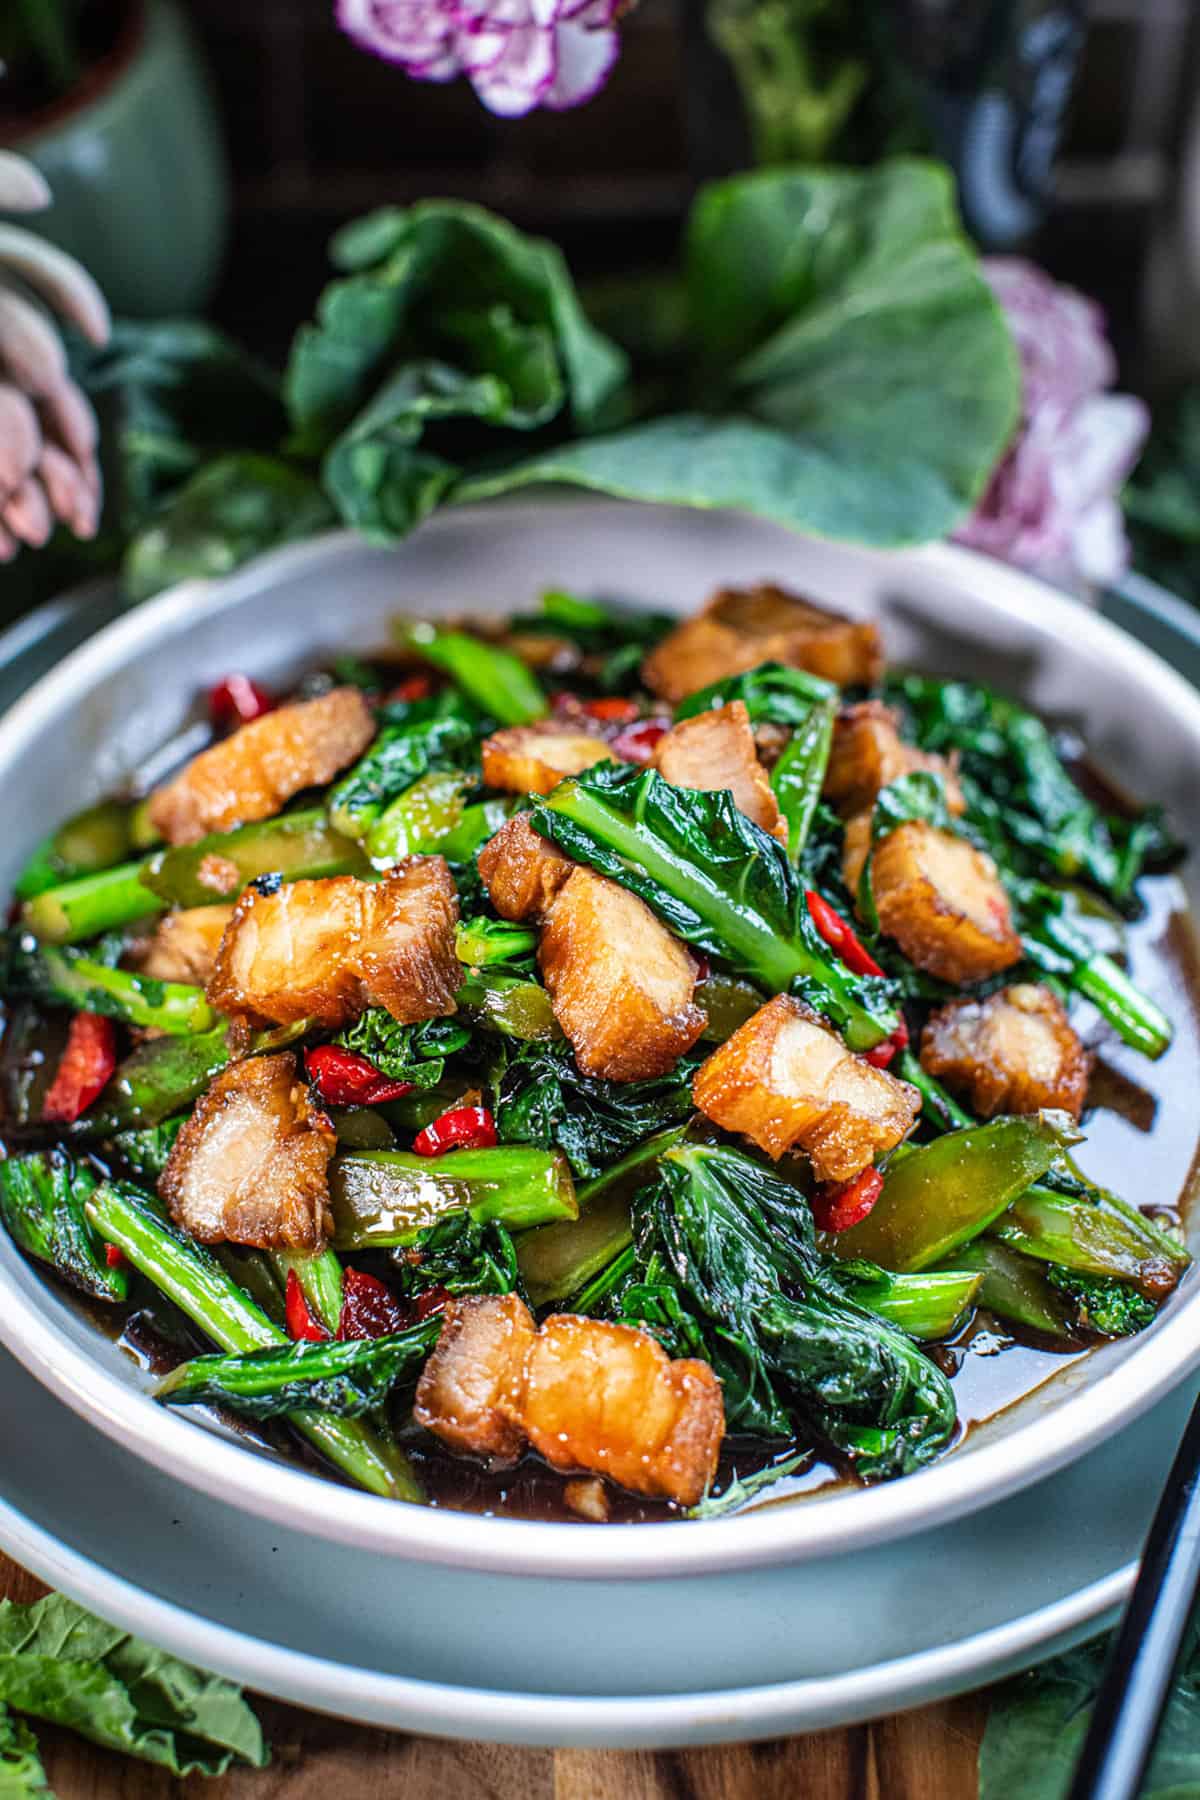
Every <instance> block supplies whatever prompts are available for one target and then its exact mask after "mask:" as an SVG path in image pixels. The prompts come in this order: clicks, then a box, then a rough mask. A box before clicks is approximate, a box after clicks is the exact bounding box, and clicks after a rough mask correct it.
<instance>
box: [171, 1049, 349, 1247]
mask: <svg viewBox="0 0 1200 1800" xmlns="http://www.w3.org/2000/svg"><path fill="white" fill-rule="evenodd" d="M336 1147H337V1137H336V1134H335V1132H334V1129H333V1126H332V1124H331V1123H330V1121H329V1120H328V1119H327V1118H326V1117H325V1114H324V1113H322V1112H318V1111H317V1110H316V1108H315V1107H314V1106H313V1105H312V1102H311V1101H310V1099H309V1095H308V1089H307V1087H306V1086H305V1084H304V1083H303V1081H301V1080H299V1079H298V1078H297V1073H296V1058H295V1057H294V1056H293V1055H292V1053H291V1051H290V1050H285V1051H281V1052H280V1053H279V1054H278V1055H275V1056H252V1057H250V1058H249V1059H248V1060H247V1061H245V1062H236V1063H233V1064H232V1065H231V1066H230V1067H229V1068H228V1069H223V1070H222V1071H221V1073H220V1074H219V1075H218V1076H217V1078H216V1080H215V1081H213V1083H212V1084H211V1086H210V1087H209V1089H208V1092H207V1093H206V1094H203V1095H201V1097H200V1100H199V1101H198V1102H197V1105H196V1108H195V1111H194V1112H193V1113H192V1115H191V1117H190V1118H189V1119H188V1120H187V1121H186V1122H185V1124H184V1126H183V1129H182V1130H181V1131H180V1133H179V1136H178V1137H177V1138H176V1139H175V1143H174V1146H173V1148H172V1150H171V1154H170V1156H169V1158H168V1159H167V1166H166V1168H165V1169H164V1170H163V1172H162V1175H161V1177H160V1178H159V1183H158V1191H159V1193H160V1194H161V1195H162V1198H163V1199H164V1200H165V1201H166V1203H167V1206H168V1208H169V1209H170V1213H171V1217H172V1218H173V1219H174V1221H175V1223H176V1224H177V1225H180V1226H182V1227H183V1229H184V1231H187V1232H189V1233H190V1234H191V1236H192V1237H194V1238H196V1239H197V1240H198V1241H199V1242H200V1243H202V1244H221V1243H231V1244H252V1245H254V1246H255V1247H256V1248H257V1249H259V1250H319V1249H320V1248H321V1247H322V1246H323V1244H324V1242H325V1239H326V1238H327V1236H328V1235H329V1233H330V1232H331V1231H332V1229H333V1221H332V1219H331V1218H330V1214H329V1184H328V1181H327V1180H326V1165H327V1164H328V1162H329V1158H330V1157H331V1156H332V1155H333V1152H334V1150H335V1148H336Z"/></svg>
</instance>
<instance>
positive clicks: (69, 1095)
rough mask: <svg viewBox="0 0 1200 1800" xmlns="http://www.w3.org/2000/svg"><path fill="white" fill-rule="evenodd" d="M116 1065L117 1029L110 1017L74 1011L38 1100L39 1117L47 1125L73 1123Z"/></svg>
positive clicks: (96, 1094)
mask: <svg viewBox="0 0 1200 1800" xmlns="http://www.w3.org/2000/svg"><path fill="white" fill-rule="evenodd" d="M116 1066H117V1028H116V1026H115V1025H114V1024H113V1022H112V1020H111V1019H106V1018H103V1017H102V1016H101V1014H100V1013H90V1012H78V1013H76V1014H75V1016H74V1018H73V1019H72V1020H71V1030H70V1033H69V1034H68V1037H67V1047H66V1049H65V1050H64V1051H63V1054H62V1061H61V1062H60V1063H59V1065H58V1069H57V1072H56V1073H55V1076H54V1080H53V1081H52V1082H51V1084H50V1091H49V1093H48V1094H47V1095H46V1098H45V1100H44V1102H43V1103H42V1118H43V1119H44V1120H45V1122H46V1123H47V1124H48V1125H49V1124H54V1125H73V1124H74V1122H75V1120H76V1119H77V1118H78V1117H79V1115H80V1114H81V1113H85V1112H86V1111H87V1109H88V1107H89V1106H90V1105H91V1104H92V1102H93V1100H95V1099H97V1098H98V1097H99V1095H100V1094H101V1093H102V1092H103V1090H104V1088H106V1087H107V1085H108V1082H109V1078H110V1076H111V1075H112V1072H113V1070H114V1069H115V1068H116Z"/></svg>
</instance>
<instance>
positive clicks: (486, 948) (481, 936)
mask: <svg viewBox="0 0 1200 1800" xmlns="http://www.w3.org/2000/svg"><path fill="white" fill-rule="evenodd" d="M537 941H538V939H537V932H536V931H527V930H526V929H525V927H524V926H523V925H510V924H509V923H508V921H507V920H506V919H484V918H478V919H463V920H462V922H461V923H460V924H459V926H458V928H457V930H456V931H455V933H454V954H455V955H456V956H457V957H458V960H459V962H460V963H466V964H467V966H468V968H476V969H480V968H484V967H486V966H487V965H488V964H489V963H507V962H515V961H517V960H518V959H519V958H520V957H522V956H532V955H533V953H534V951H535V950H536V949H537Z"/></svg>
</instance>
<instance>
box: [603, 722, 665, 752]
mask: <svg viewBox="0 0 1200 1800" xmlns="http://www.w3.org/2000/svg"><path fill="white" fill-rule="evenodd" d="M668 729H669V721H668V720H666V719H639V720H638V721H637V723H636V724H635V725H627V726H626V727H625V729H624V731H618V733H617V735H616V737H615V738H614V739H613V741H612V747H613V751H614V752H615V754H616V755H617V756H620V757H622V758H623V759H624V761H625V762H633V763H648V762H649V761H650V759H651V757H652V756H653V755H654V751H655V748H656V746H657V744H658V741H659V739H660V738H664V737H666V735H667V731H668Z"/></svg>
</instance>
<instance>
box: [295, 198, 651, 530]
mask: <svg viewBox="0 0 1200 1800" xmlns="http://www.w3.org/2000/svg"><path fill="white" fill-rule="evenodd" d="M332 255H333V260H334V262H335V263H336V264H338V266H339V267H340V268H342V269H343V270H345V271H347V274H346V278H345V279H344V280H342V281H338V282H335V283H333V284H332V285H331V286H330V287H329V288H327V289H326V291H325V293H324V294H323V296H322V298H321V302H320V306H319V309H318V316H317V322H316V324H314V325H308V326H305V327H304V328H303V329H302V330H301V331H300V332H299V333H298V335H297V338H296V341H295V344H294V346H293V349H292V356H291V361H290V363H289V365H288V371H287V376H286V379H285V384H284V388H285V393H286V397H287V403H288V410H289V412H290V414H291V418H292V424H293V427H294V432H295V438H296V443H297V446H298V447H300V448H302V449H303V450H305V451H306V452H309V453H317V454H324V457H325V462H324V478H325V483H326V486H327V488H328V491H329V493H330V495H331V496H332V498H333V500H334V502H335V504H336V506H337V508H338V510H339V512H340V514H341V516H342V518H343V519H344V520H345V522H346V523H347V524H348V525H354V526H356V527H357V528H358V529H359V530H360V531H363V532H365V533H367V534H368V535H369V536H372V537H376V538H387V537H390V536H393V535H395V534H397V533H399V532H404V531H408V530H411V528H412V527H413V526H414V525H416V524H418V523H419V522H420V520H421V519H422V518H423V517H424V516H425V514H426V513H428V512H429V511H430V509H431V508H432V507H433V506H434V505H436V504H437V502H438V501H439V500H440V499H442V498H444V497H445V496H446V495H447V494H448V493H449V491H450V490H451V489H452V488H453V486H454V484H455V483H456V481H457V480H458V478H459V475H460V473H461V468H462V451H461V449H459V450H457V452H456V451H455V450H453V449H452V448H451V444H452V443H453V444H454V445H461V444H462V443H463V441H464V434H465V438H466V441H467V442H468V443H473V447H474V450H475V452H476V454H479V453H486V452H489V451H491V452H495V451H502V450H503V449H504V448H505V447H506V440H507V442H508V443H509V444H511V441H512V437H511V434H521V435H525V434H528V433H529V432H531V431H534V430H536V429H538V428H539V427H542V426H548V425H551V424H553V423H555V422H560V425H561V427H566V426H568V424H569V425H573V426H574V428H575V429H577V430H580V429H582V430H586V429H589V428H592V427H594V426H595V425H596V424H597V423H598V422H599V420H600V418H601V416H602V414H603V412H604V409H605V407H606V406H607V405H608V404H609V403H610V401H611V400H612V398H613V396H614V394H615V393H616V392H617V390H618V389H619V388H620V387H621V385H622V383H623V382H624V379H625V363H624V359H623V357H622V356H621V354H620V352H619V351H618V350H617V349H616V348H615V346H613V345H611V344H609V343H607V342H606V341H605V340H604V339H603V338H601V337H600V336H599V334H598V333H597V332H595V331H594V330H593V329H592V327H591V326H590V325H589V324H588V322H587V319H586V318H585V317H584V314H583V311H582V309H581V308H580V305H579V302H578V299H577V298H576V295H575V290H574V286H573V284H572V281H571V278H570V275H569V274H568V271H567V268H566V265H565V263H564V262H563V260H562V258H561V256H560V255H559V253H558V251H557V250H556V249H555V248H554V247H553V246H552V245H550V244H547V243H543V242H541V241H540V240H538V239H536V238H530V237H526V236H524V235H523V234H522V233H520V232H518V231H515V230H514V229H513V227H512V226H511V225H508V224H506V223H505V221H504V220H502V219H498V218H495V217H494V216H493V215H492V214H490V213H487V212H484V211H483V210H482V208H480V207H475V206H469V205H465V204H462V203H459V202H454V201H426V202H423V203H422V204H420V205H417V206H413V207H409V208H407V209H403V210H402V209H398V208H391V209H386V210H383V211H380V212H376V213H372V214H370V215H369V216H368V217H367V218H365V219H360V220H359V221H358V222H357V223H356V224H354V225H350V226H347V227H346V228H345V230H343V231H341V232H340V233H339V234H338V236H337V237H336V238H335V239H334V242H333V245H332ZM451 426H453V427H454V431H453V434H452V435H451V434H450V433H448V430H447V428H448V427H451ZM510 453H511V451H510Z"/></svg>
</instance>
